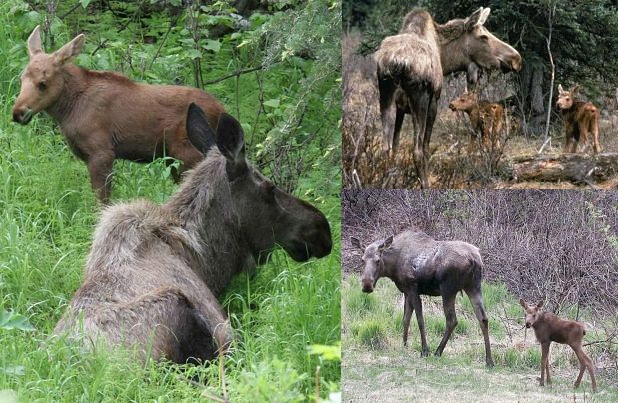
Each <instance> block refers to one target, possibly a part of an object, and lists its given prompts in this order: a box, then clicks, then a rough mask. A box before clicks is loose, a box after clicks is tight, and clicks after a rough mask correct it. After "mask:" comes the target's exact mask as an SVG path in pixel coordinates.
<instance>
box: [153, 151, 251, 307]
mask: <svg viewBox="0 0 618 403" xmlns="http://www.w3.org/2000/svg"><path fill="white" fill-rule="evenodd" d="M233 205H234V202H233V201H232V197H231V194H230V187H229V182H228V179H227V173H226V170H225V159H224V158H222V157H221V154H220V153H219V151H218V150H212V151H210V153H209V154H208V157H207V158H206V159H205V160H204V161H202V162H201V163H200V164H199V165H198V166H197V167H196V168H195V169H194V170H193V171H192V172H190V174H189V175H188V177H187V178H186V179H185V180H184V182H183V184H182V185H181V188H180V190H179V191H178V193H176V195H175V196H174V197H173V198H172V199H171V200H170V201H169V202H168V203H167V204H166V205H165V208H167V209H169V210H171V211H172V212H173V214H175V215H176V216H177V217H179V218H180V221H181V223H182V224H181V225H182V226H183V227H184V229H185V230H187V232H189V234H190V238H191V239H192V241H193V242H194V243H195V244H196V245H192V246H193V249H194V250H196V254H195V256H192V259H193V262H192V264H191V267H193V270H194V271H195V272H196V273H197V274H198V275H199V276H200V277H201V278H202V280H203V281H204V282H205V283H206V284H207V285H208V286H209V287H210V289H211V291H212V292H213V294H214V295H215V296H219V295H221V293H222V292H223V291H224V290H225V288H226V287H227V286H228V284H229V283H230V281H231V280H232V278H233V277H234V275H236V274H238V273H240V272H241V271H243V270H249V269H252V268H254V267H255V265H256V262H255V259H254V258H253V255H252V252H251V249H250V247H249V245H248V243H247V242H246V241H245V240H244V238H243V236H242V234H241V231H240V228H239V224H238V219H237V217H236V214H235V212H234V211H233V208H232V207H231V206H233Z"/></svg>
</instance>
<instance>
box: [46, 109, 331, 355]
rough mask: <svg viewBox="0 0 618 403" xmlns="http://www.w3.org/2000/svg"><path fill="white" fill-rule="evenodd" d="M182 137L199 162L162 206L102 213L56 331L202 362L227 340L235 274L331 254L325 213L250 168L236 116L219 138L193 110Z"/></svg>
mask: <svg viewBox="0 0 618 403" xmlns="http://www.w3.org/2000/svg"><path fill="white" fill-rule="evenodd" d="M187 134H188V136H189V139H190V140H191V142H192V143H193V144H194V145H195V146H196V148H197V149H198V150H200V151H201V152H202V153H203V155H204V156H205V159H204V160H203V161H202V162H201V163H199V164H198V165H197V166H196V167H195V168H194V169H193V170H192V171H189V173H188V175H187V176H186V178H185V179H184V181H183V183H182V184H181V186H180V189H179V191H178V192H177V193H176V194H175V195H174V196H172V198H171V199H170V200H169V201H168V202H167V203H166V204H164V205H162V206H159V205H156V204H154V203H151V202H149V201H145V200H142V201H135V202H132V203H126V204H118V205H114V206H112V207H109V208H107V209H105V210H104V211H103V214H102V217H101V220H100V222H99V224H98V226H97V229H96V231H95V233H94V239H93V243H92V247H91V250H90V254H89V256H88V259H87V262H86V267H85V273H84V281H83V284H82V285H81V287H80V288H79V289H78V290H77V292H76V293H75V295H74V297H73V299H72V301H71V303H70V307H69V309H68V311H67V313H66V314H65V315H64V317H63V318H62V319H61V320H60V321H59V323H58V324H57V325H56V328H55V332H56V333H65V332H66V333H68V335H69V336H70V337H71V338H73V337H74V338H83V339H85V340H86V341H87V343H86V344H90V343H97V342H102V343H103V344H104V345H107V346H114V345H118V344H121V345H125V346H127V347H129V348H136V349H137V351H138V353H139V354H140V357H142V358H145V357H146V356H147V355H148V354H150V355H151V356H152V357H153V358H154V359H162V358H166V359H169V360H172V361H174V362H178V363H184V362H186V361H187V360H198V361H199V360H207V359H210V358H212V357H213V356H214V355H215V354H216V352H217V351H218V350H221V351H224V350H225V349H226V348H227V346H228V345H229V343H230V341H231V340H232V337H233V335H232V328H231V326H230V322H229V321H228V318H227V316H226V314H225V312H224V311H223V309H222V308H221V306H220V304H219V302H218V301H217V297H218V296H220V295H221V293H222V291H223V290H224V289H225V288H226V286H227V285H228V284H229V282H230V280H231V279H232V277H233V276H234V275H236V274H237V273H239V272H241V271H243V270H247V269H251V268H252V267H255V266H256V265H257V264H260V263H263V262H264V261H265V260H266V256H267V254H268V253H269V251H271V250H272V249H273V248H274V247H275V245H280V246H281V247H282V248H283V249H284V250H285V251H286V252H287V253H288V254H289V255H290V256H291V257H292V258H293V259H294V260H296V261H306V260H308V259H309V258H310V257H312V256H315V257H318V258H319V257H323V256H326V255H328V254H329V253H330V251H331V247H332V239H331V234H330V228H329V224H328V221H327V220H326V218H325V217H324V215H323V214H322V213H321V212H320V211H318V210H317V209H316V208H315V207H313V206H311V205H310V204H308V203H306V202H304V201H302V200H300V199H297V198H296V197H294V196H291V195H289V194H287V193H285V192H283V191H282V190H280V189H278V188H277V187H275V186H274V185H273V183H272V182H270V181H269V180H268V179H266V178H265V177H264V176H262V174H261V173H260V172H259V171H258V170H257V169H256V168H255V167H253V166H252V165H250V164H249V163H248V162H247V160H246V159H245V146H244V140H243V132H242V129H241V127H240V124H239V123H238V122H237V121H236V120H235V119H234V118H232V117H231V116H230V115H228V114H225V113H224V114H222V115H221V117H220V119H219V124H218V127H217V131H216V134H215V133H214V132H213V131H212V129H211V128H210V126H209V124H208V122H207V119H206V118H205V116H204V114H203V113H202V111H201V109H199V107H197V106H196V105H195V104H191V106H190V107H189V112H188V117H187ZM213 339H214V342H215V343H213Z"/></svg>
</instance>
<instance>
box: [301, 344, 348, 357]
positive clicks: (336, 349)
mask: <svg viewBox="0 0 618 403" xmlns="http://www.w3.org/2000/svg"><path fill="white" fill-rule="evenodd" d="M307 353H308V354H309V355H321V356H322V358H323V359H324V360H327V361H341V343H337V344H335V345H333V346H329V345H326V344H312V345H310V346H307Z"/></svg>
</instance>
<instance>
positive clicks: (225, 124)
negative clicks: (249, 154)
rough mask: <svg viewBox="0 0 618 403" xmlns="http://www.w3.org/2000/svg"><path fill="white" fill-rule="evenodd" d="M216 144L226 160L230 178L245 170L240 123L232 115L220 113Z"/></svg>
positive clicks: (243, 140)
mask: <svg viewBox="0 0 618 403" xmlns="http://www.w3.org/2000/svg"><path fill="white" fill-rule="evenodd" d="M216 138H217V146H218V147H219V150H220V151H221V154H223V156H224V157H225V158H227V160H228V166H227V172H228V176H229V178H230V180H233V179H234V178H235V177H237V176H239V175H240V174H242V173H243V172H245V171H246V170H247V160H246V159H245V139H244V133H243V131H242V127H241V126H240V123H239V122H238V121H237V120H236V119H234V117H233V116H231V115H229V114H227V113H222V114H221V116H219V124H218V125H217V136H216Z"/></svg>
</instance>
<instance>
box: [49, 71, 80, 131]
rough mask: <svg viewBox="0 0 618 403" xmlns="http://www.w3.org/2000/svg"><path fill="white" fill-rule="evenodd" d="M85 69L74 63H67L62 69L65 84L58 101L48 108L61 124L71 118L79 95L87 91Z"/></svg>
mask: <svg viewBox="0 0 618 403" xmlns="http://www.w3.org/2000/svg"><path fill="white" fill-rule="evenodd" d="M84 70H85V69H83V68H81V67H78V66H76V65H74V64H71V63H67V64H66V65H65V66H64V69H63V71H62V78H63V80H64V86H63V89H62V92H60V94H59V95H58V97H57V98H56V101H55V102H54V103H53V104H51V105H50V106H49V107H48V108H47V110H46V111H47V113H49V115H50V116H51V117H52V118H53V119H54V120H55V121H56V122H58V123H59V124H60V126H61V127H62V126H64V123H65V122H66V121H67V120H68V119H69V118H70V115H71V112H72V111H73V110H74V109H75V105H76V104H77V102H78V100H79V97H80V96H81V95H82V94H83V93H84V92H85V90H86V87H87V82H86V74H85V71H84Z"/></svg>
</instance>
